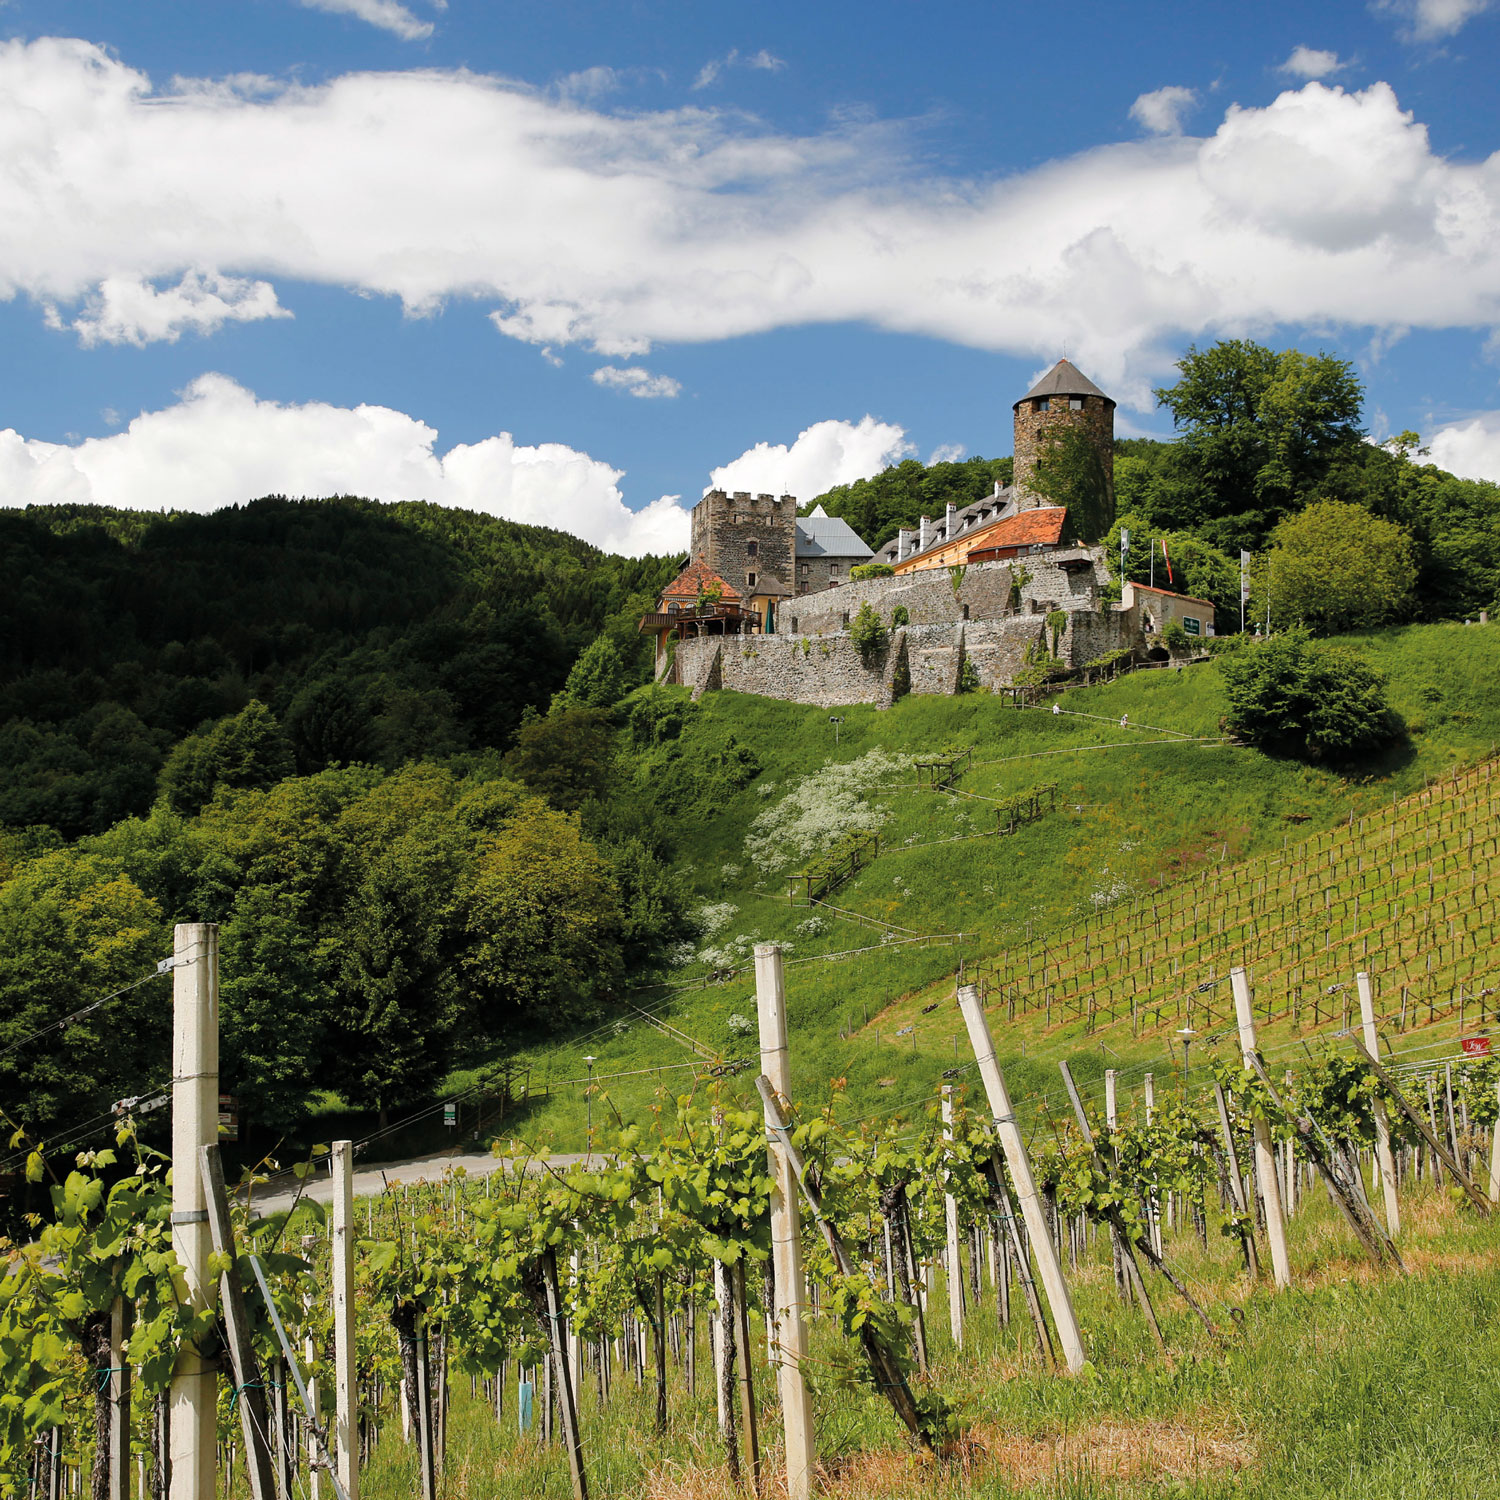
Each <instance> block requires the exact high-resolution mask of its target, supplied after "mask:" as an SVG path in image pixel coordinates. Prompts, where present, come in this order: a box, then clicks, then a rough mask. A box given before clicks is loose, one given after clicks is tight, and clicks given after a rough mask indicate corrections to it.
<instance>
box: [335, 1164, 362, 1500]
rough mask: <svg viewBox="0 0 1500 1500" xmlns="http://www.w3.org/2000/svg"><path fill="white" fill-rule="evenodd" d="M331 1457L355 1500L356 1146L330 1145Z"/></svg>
mask: <svg viewBox="0 0 1500 1500" xmlns="http://www.w3.org/2000/svg"><path fill="white" fill-rule="evenodd" d="M331 1258H332V1261H333V1394H334V1422H333V1438H334V1459H335V1462H336V1463H337V1464H338V1471H339V1481H340V1482H341V1483H342V1484H343V1486H344V1493H345V1494H346V1495H347V1496H348V1497H349V1500H359V1447H358V1434H357V1431H356V1423H357V1421H358V1412H359V1402H358V1396H357V1392H356V1390H355V1384H354V1382H355V1373H354V1353H355V1348H354V1339H355V1335H354V1144H353V1142H352V1141H335V1142H334V1143H333V1245H332V1257H331Z"/></svg>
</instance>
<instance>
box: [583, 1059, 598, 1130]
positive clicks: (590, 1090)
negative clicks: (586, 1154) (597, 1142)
mask: <svg viewBox="0 0 1500 1500" xmlns="http://www.w3.org/2000/svg"><path fill="white" fill-rule="evenodd" d="M598 1061H599V1059H598V1058H597V1057H586V1058H584V1062H585V1063H586V1064H587V1065H588V1070H589V1084H588V1087H587V1088H586V1089H585V1090H584V1091H583V1092H584V1097H585V1098H586V1099H587V1100H588V1101H589V1150H590V1151H592V1150H593V1149H594V1064H595V1063H596V1062H598Z"/></svg>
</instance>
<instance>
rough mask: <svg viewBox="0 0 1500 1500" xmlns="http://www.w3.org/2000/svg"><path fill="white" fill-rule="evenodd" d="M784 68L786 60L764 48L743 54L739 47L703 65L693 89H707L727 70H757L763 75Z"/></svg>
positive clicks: (694, 81) (732, 48) (777, 71)
mask: <svg viewBox="0 0 1500 1500" xmlns="http://www.w3.org/2000/svg"><path fill="white" fill-rule="evenodd" d="M784 67H786V62H785V60H784V59H783V58H780V57H776V56H773V55H772V54H771V53H769V52H767V51H766V49H765V48H764V47H762V48H761V49H760V51H759V52H741V51H740V49H739V48H738V47H731V48H730V49H729V51H728V52H727V53H725V55H724V56H723V57H715V58H711V59H710V60H709V61H708V62H706V63H704V64H703V66H702V67H701V68H700V69H699V70H698V76H697V77H696V78H695V79H694V80H693V87H694V88H695V89H706V88H707V87H708V86H709V84H711V83H713V82H714V81H715V80H716V79H717V78H718V76H719V75H720V74H721V73H722V72H723V71H724V70H725V68H755V69H758V70H759V71H761V72H763V73H779V72H780V71H781V70H782V69H783V68H784Z"/></svg>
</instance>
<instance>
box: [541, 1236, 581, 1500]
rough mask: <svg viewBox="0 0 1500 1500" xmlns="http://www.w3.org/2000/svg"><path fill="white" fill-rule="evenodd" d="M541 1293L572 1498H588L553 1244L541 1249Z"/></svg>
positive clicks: (576, 1499) (577, 1499) (574, 1499)
mask: <svg viewBox="0 0 1500 1500" xmlns="http://www.w3.org/2000/svg"><path fill="white" fill-rule="evenodd" d="M540 1269H541V1277H542V1294H543V1296H544V1297H545V1299H546V1301H545V1307H546V1315H547V1344H548V1349H549V1357H550V1359H551V1361H552V1369H553V1380H554V1383H555V1384H556V1386H557V1397H558V1400H557V1407H558V1412H559V1414H560V1415H561V1417H562V1427H563V1443H564V1445H565V1446H566V1447H567V1450H568V1473H569V1475H570V1477H571V1478H572V1480H573V1500H588V1495H589V1487H588V1479H587V1477H586V1476H585V1474H584V1471H583V1440H582V1439H581V1438H580V1436H579V1434H578V1407H577V1406H576V1405H575V1404H574V1397H573V1378H572V1371H571V1370H570V1369H569V1368H568V1352H567V1348H566V1346H565V1344H564V1342H563V1331H562V1289H561V1288H560V1287H559V1286H558V1281H557V1252H556V1250H554V1249H553V1248H552V1247H551V1246H550V1245H549V1246H548V1247H547V1248H546V1249H545V1250H544V1251H543V1252H542V1260H541V1267H540Z"/></svg>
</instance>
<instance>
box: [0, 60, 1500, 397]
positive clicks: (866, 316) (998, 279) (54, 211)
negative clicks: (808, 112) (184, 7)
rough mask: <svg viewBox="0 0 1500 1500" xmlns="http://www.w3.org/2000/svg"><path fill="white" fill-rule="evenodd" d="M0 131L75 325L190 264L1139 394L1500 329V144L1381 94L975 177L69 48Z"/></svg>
mask: <svg viewBox="0 0 1500 1500" xmlns="http://www.w3.org/2000/svg"><path fill="white" fill-rule="evenodd" d="M0 140H4V141H5V143H6V149H5V151H4V152H3V153H0V298H4V297H9V296H15V295H24V296H28V297H30V298H33V299H35V300H36V301H38V302H39V303H43V304H46V303H52V304H55V305H56V306H57V307H58V308H59V309H60V311H59V313H58V317H59V318H60V319H61V320H63V321H67V320H69V319H72V318H75V317H82V318H84V319H85V320H86V319H87V318H88V317H89V314H88V313H87V311H86V310H85V311H84V312H81V313H75V312H74V311H73V310H72V309H73V308H77V307H80V306H81V307H84V308H85V309H86V308H87V305H88V299H89V298H91V297H102V296H103V293H102V291H101V287H102V285H103V283H105V282H106V281H107V280H108V279H110V278H112V277H119V278H126V279H131V278H133V279H134V280H135V281H136V282H143V283H150V284H151V285H152V286H156V287H160V286H163V285H166V286H169V287H170V286H171V285H172V284H173V283H177V282H179V280H180V278H182V277H183V276H184V275H185V273H188V272H192V273H193V274H195V275H197V276H200V277H202V278H203V279H204V285H206V286H207V285H210V282H209V281H208V278H210V277H212V276H215V275H222V276H229V277H234V278H247V279H249V280H251V281H252V282H254V281H257V280H260V281H265V282H267V283H268V284H270V285H272V286H276V285H278V284H280V283H281V282H282V281H283V280H291V279H302V280H307V281H311V282H318V283H324V284H332V285H340V286H345V287H349V288H351V289H353V290H355V291H358V292H360V293H362V294H367V295H387V296H391V297H395V298H399V299H400V301H401V302H402V304H403V306H404V307H405V308H406V309H407V310H408V311H409V312H411V313H413V314H420V313H426V312H430V311H433V310H435V309H437V308H439V307H441V306H443V305H444V303H445V302H448V301H451V300H453V299H456V298H462V299H468V300H473V301H476V302H478V303H479V305H480V306H482V307H483V309H484V311H485V312H486V313H488V314H491V315H492V316H493V318H494V324H495V327H496V328H497V329H498V330H499V331H500V332H501V333H503V334H505V335H507V336H509V337H513V338H520V339H525V340H528V341H530V342H532V343H535V344H536V345H538V346H539V347H549V348H551V349H553V350H556V351H561V350H563V349H564V348H565V347H566V346H568V345H570V344H579V345H583V346H585V347H586V348H589V349H591V350H593V351H594V352H595V353H597V354H599V355H601V356H603V357H604V358H605V359H608V360H611V361H615V362H619V363H622V364H625V363H634V362H635V361H637V360H640V359H641V358H642V356H643V355H645V354H646V353H647V352H648V351H649V350H650V349H651V348H652V347H653V345H654V344H656V343H659V342H693V341H705V340H713V339H725V338H733V337H738V336H740V335H743V334H747V333H757V332H764V331H767V330H769V329H773V328H779V327H788V326H795V325H799V324H808V323H818V322H862V323H866V324H869V325H872V326H875V327H879V328H884V329H889V330H893V331H897V332H904V333H915V334H921V335H926V336H929V337H935V338H941V339H950V340H952V341H954V342H956V343H961V344H966V345H970V346H973V347H977V348H983V349H991V350H996V351H1004V352H1007V353H1010V354H1015V355H1019V356H1023V357H1026V358H1029V359H1045V358H1050V357H1051V356H1052V355H1053V354H1054V353H1055V351H1056V350H1057V349H1058V348H1060V347H1062V346H1063V345H1064V344H1066V346H1067V347H1068V348H1069V350H1070V351H1072V355H1073V357H1074V359H1075V360H1076V361H1077V362H1078V363H1079V364H1080V366H1081V367H1082V368H1084V369H1086V370H1087V371H1088V373H1089V374H1090V375H1091V376H1092V377H1093V378H1094V379H1096V380H1098V381H1099V382H1100V383H1101V384H1105V385H1106V386H1107V387H1108V388H1109V389H1110V391H1111V394H1112V395H1114V396H1115V397H1116V398H1117V399H1119V400H1122V401H1133V402H1136V403H1137V404H1139V405H1141V406H1143V407H1149V405H1150V387H1151V385H1152V383H1153V380H1154V378H1155V377H1156V376H1158V375H1159V374H1160V373H1162V372H1163V370H1164V369H1165V367H1166V365H1167V364H1168V363H1169V362H1170V352H1169V351H1171V350H1173V349H1175V348H1180V347H1181V345H1182V344H1183V343H1184V342H1186V341H1187V340H1189V339H1204V338H1213V337H1217V336H1220V335H1225V334H1229V335H1239V334H1244V333H1247V332H1251V333H1253V332H1255V331H1256V330H1260V329H1264V328H1267V327H1270V326H1274V325H1278V324H1291V325H1294V326H1295V325H1298V324H1308V323H1315V324H1316V325H1317V326H1319V327H1320V328H1327V327H1329V326H1334V325H1339V324H1343V325H1352V326H1356V327H1361V328H1365V329H1369V330H1371V331H1376V330H1380V329H1388V328H1394V327H1410V328H1412V329H1421V328H1445V327H1465V328H1472V327H1485V328H1487V327H1490V326H1494V325H1496V324H1497V323H1500V232H1497V230H1500V156H1496V157H1492V158H1491V159H1489V160H1488V161H1478V162H1470V161H1459V160H1456V159H1450V158H1446V157H1444V156H1442V155H1440V154H1437V153H1436V152H1434V151H1433V149H1432V147H1431V144H1430V142H1429V140H1428V137H1427V132H1426V129H1425V128H1424V126H1423V125H1422V124H1421V123H1419V122H1418V121H1416V120H1415V119H1414V118H1413V117H1412V116H1411V115H1410V114H1409V113H1407V112H1405V111H1403V110H1402V109H1401V107H1400V104H1399V103H1398V101H1397V98H1396V96H1395V94H1394V92H1393V91H1392V90H1391V89H1390V87H1389V86H1388V85H1386V84H1383V83H1377V84H1373V85H1372V86H1371V87H1369V88H1367V89H1364V90H1362V91H1358V92H1346V91H1345V90H1344V89H1342V88H1337V87H1329V86H1328V85H1326V84H1322V83H1318V82H1315V81H1314V82H1310V83H1308V84H1306V85H1305V86H1303V87H1302V88H1300V89H1294V90H1288V91H1287V92H1285V93H1283V94H1281V95H1280V97H1278V98H1277V99H1276V100H1274V101H1273V102H1272V103H1270V104H1268V105H1266V106H1264V107H1263V108H1238V107H1236V108H1232V109H1230V110H1229V111H1228V112H1227V114H1226V115H1225V116H1224V118H1223V120H1222V122H1221V123H1220V124H1219V125H1218V127H1217V129H1216V130H1215V131H1214V132H1213V134H1211V135H1209V136H1207V137H1206V138H1201V139H1200V138H1194V137H1191V136H1185V135H1181V134H1172V133H1164V134H1158V135H1155V136H1153V137H1152V138H1150V139H1147V140H1140V141H1131V142H1125V143H1120V144H1115V145H1110V146H1102V147H1099V148H1097V149H1094V150H1090V151H1085V152H1082V153H1080V154H1078V155H1075V156H1073V157H1070V158H1067V159H1064V160H1059V161H1054V162H1050V163H1047V164H1044V165H1042V166H1039V167H1037V168H1034V169H1032V170H1029V171H1026V172H1021V173H1017V174H1016V175H1014V176H1012V177H1009V178H1007V179H1005V180H1003V181H989V182H986V181H979V182H967V183H954V182H951V181H934V180H932V178H931V176H930V173H929V171H928V169H927V164H926V161H925V158H924V157H923V155H922V153H921V152H920V150H919V149H918V148H917V144H916V143H915V142H914V140H913V138H912V137H911V136H909V135H908V134H907V133H906V132H905V130H904V129H903V127H901V126H899V125H892V124H889V123H881V122H873V123H872V122H869V121H864V120H858V119H845V120H843V121H841V122H840V123H838V124H836V125H835V126H832V127H830V128H829V129H827V130H824V131H821V132H818V133H815V134H809V135H790V134H781V135H778V134H775V133H773V132H770V131H767V130H766V129H764V128H763V127H761V126H759V125H757V124H755V123H754V122H753V121H747V120H746V119H745V117H744V116H743V115H741V114H739V113H734V112H727V111H715V110H708V109H701V108H692V109H680V110H670V111H659V112H655V113H649V112H641V111H632V112H622V113H620V114H610V113H607V112H603V111H600V110H598V109H594V108H587V107H584V106H583V105H581V104H579V103H577V102H573V101H568V100H564V99H560V98H558V97H557V95H556V94H554V93H552V92H550V91H542V90H534V89H529V88H524V87H521V86H518V85H515V84H512V83H508V82H505V81H504V80H499V79H495V78H488V77H483V76H479V75H476V74H473V73H467V72H444V71H441V70H436V69H419V70H413V71H410V72H403V73H387V74H378V73H359V74H352V75H349V76H346V77H341V78H336V79H333V80H331V81H329V82H326V83H321V84H318V85H316V86H303V85H299V84H296V83H287V82H283V83H281V84H279V85H277V86H276V88H275V89H274V90H273V91H271V92H269V93H267V92H264V91H263V89H262V88H261V86H260V85H257V86H256V91H255V92H254V93H253V95H251V94H249V93H246V92H244V91H242V90H241V88H240V87H239V85H237V84H236V83H233V82H220V83H212V82H204V81H201V80H200V81H199V82H197V83H195V84H192V85H188V84H180V83H177V84H173V85H172V86H171V88H170V89H164V90H162V91H160V92H158V91H156V90H154V89H153V86H152V83H151V80H150V79H148V78H147V77H146V76H145V75H143V74H141V73H139V72H137V71H135V70H133V69H131V68H128V67H126V66H125V65H124V64H123V63H121V62H120V61H119V60H118V59H117V58H114V57H112V56H111V55H110V54H109V53H108V52H106V51H104V50H102V49H100V48H97V47H94V46H91V45H89V44H87V43H83V42H77V41H59V40H56V39H50V40H48V39H44V40H40V41H35V42H30V43H26V42H10V43H5V44H0ZM101 142H103V143H107V146H108V149H107V150H104V149H101ZM212 285H218V283H212ZM216 295H218V296H220V298H221V299H222V300H226V301H228V300H230V299H228V298H225V297H224V294H223V292H222V291H220V292H218V293H217V294H216ZM251 305H254V304H253V303H252V304H251ZM141 326H142V331H141V332H140V333H139V335H138V336H141V337H144V336H145V332H144V325H141Z"/></svg>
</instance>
